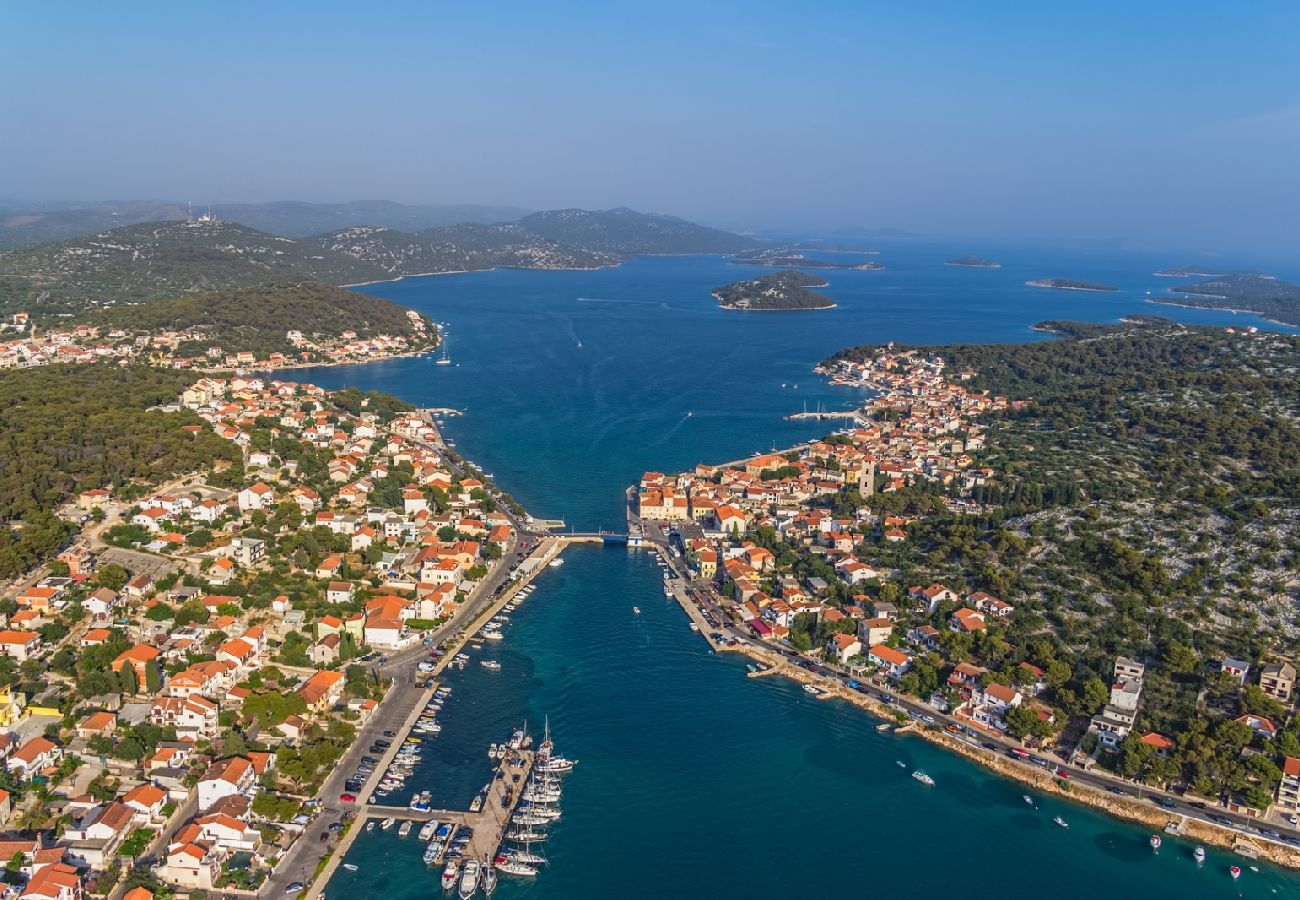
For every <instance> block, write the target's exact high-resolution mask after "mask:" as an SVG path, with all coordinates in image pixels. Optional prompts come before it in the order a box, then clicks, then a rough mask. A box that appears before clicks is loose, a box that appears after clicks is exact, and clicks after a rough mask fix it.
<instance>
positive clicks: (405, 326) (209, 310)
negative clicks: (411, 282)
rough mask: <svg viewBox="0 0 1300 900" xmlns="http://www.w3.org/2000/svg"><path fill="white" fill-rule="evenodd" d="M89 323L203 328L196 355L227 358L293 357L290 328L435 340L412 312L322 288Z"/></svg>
mask: <svg viewBox="0 0 1300 900" xmlns="http://www.w3.org/2000/svg"><path fill="white" fill-rule="evenodd" d="M84 318H85V321H87V322H89V323H91V324H95V325H99V326H101V327H107V326H113V327H117V328H122V329H125V330H128V331H139V332H145V333H156V332H162V331H187V330H190V329H195V330H201V331H202V332H203V333H204V335H205V337H206V340H205V343H204V345H203V347H202V348H199V350H198V351H197V352H202V349H204V348H206V347H207V346H209V345H212V344H215V345H218V346H220V347H221V348H222V349H223V350H224V351H226V352H227V353H239V352H243V351H249V352H252V353H256V354H257V355H258V356H259V357H265V356H266V355H267V354H270V353H274V352H284V353H289V352H291V351H293V350H294V347H293V345H292V344H291V343H290V342H289V340H288V338H287V336H286V331H287V329H288V328H292V329H293V330H295V331H299V332H301V333H302V334H303V336H304V337H306V338H307V339H309V340H312V341H320V340H322V339H327V340H337V339H338V338H339V337H340V336H341V335H342V333H343V332H344V331H353V332H356V334H357V335H358V336H359V337H363V338H364V337H376V336H378V335H381V334H383V335H389V336H392V337H398V336H401V337H405V338H407V339H408V340H411V341H415V342H417V343H422V342H426V341H427V342H432V341H433V340H434V330H433V328H432V327H431V325H426V328H425V329H424V330H423V331H421V330H418V329H416V327H415V326H414V324H413V322H412V320H411V318H410V316H409V315H408V312H407V310H406V309H404V308H403V307H401V306H398V305H397V304H396V303H392V302H390V301H388V300H384V299H381V298H379V297H371V296H369V295H367V294H358V293H356V292H353V291H345V290H341V289H339V288H335V287H330V286H328V285H324V284H320V283H318V282H290V283H284V284H274V285H267V286H265V287H253V288H231V289H229V290H224V291H213V292H209V293H204V294H194V295H189V296H183V297H177V298H174V299H170V300H158V301H156V302H153V303H144V304H139V305H123V306H113V307H107V308H103V309H96V310H93V311H91V312H90V313H88V314H87V315H86V316H85V317H84ZM182 355H184V354H182Z"/></svg>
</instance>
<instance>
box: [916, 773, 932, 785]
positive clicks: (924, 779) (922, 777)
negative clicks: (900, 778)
mask: <svg viewBox="0 0 1300 900" xmlns="http://www.w3.org/2000/svg"><path fill="white" fill-rule="evenodd" d="M912 777H913V778H915V779H916V780H917V781H919V782H921V784H930V785H933V784H934V779H933V778H931V777H930V776H929V775H927V774H925V771H924V770H923V769H917V770H916V771H915V772H913V773H912Z"/></svg>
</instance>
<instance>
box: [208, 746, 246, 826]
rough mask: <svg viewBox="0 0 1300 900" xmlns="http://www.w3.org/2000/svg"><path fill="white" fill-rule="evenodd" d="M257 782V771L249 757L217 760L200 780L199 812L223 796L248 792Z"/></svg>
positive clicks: (231, 757)
mask: <svg viewBox="0 0 1300 900" xmlns="http://www.w3.org/2000/svg"><path fill="white" fill-rule="evenodd" d="M256 784H257V772H256V771H255V770H254V768H253V763H252V761H251V760H250V759H248V758H247V757H244V756H230V757H227V758H225V759H220V760H217V761H216V762H215V763H213V764H212V765H211V766H210V767H209V768H208V770H207V771H206V772H204V773H203V777H202V778H200V779H199V781H198V801H199V812H207V811H208V809H210V808H211V807H212V806H213V805H214V804H215V803H216V802H217V801H218V800H220V799H221V798H222V797H229V796H232V795H234V794H247V793H248V792H249V791H251V790H252V789H253V787H254V786H255V785H256Z"/></svg>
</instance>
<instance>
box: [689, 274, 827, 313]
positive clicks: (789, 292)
mask: <svg viewBox="0 0 1300 900" xmlns="http://www.w3.org/2000/svg"><path fill="white" fill-rule="evenodd" d="M827 284H829V282H828V281H826V280H825V279H824V278H819V277H818V276H816V275H809V274H808V273H807V272H798V271H790V272H774V273H773V274H771V275H764V276H762V277H761V278H751V279H749V280H747V281H736V282H733V283H732V284H726V285H723V286H722V287H718V288H714V289H713V296H714V297H715V298H716V299H717V301H718V305H719V306H721V307H722V308H723V309H735V310H742V311H745V312H778V311H794V310H805V309H834V308H835V301H834V300H832V299H831V298H830V297H827V296H826V295H825V294H818V293H816V292H815V291H810V290H808V288H810V287H825V286H826V285H827Z"/></svg>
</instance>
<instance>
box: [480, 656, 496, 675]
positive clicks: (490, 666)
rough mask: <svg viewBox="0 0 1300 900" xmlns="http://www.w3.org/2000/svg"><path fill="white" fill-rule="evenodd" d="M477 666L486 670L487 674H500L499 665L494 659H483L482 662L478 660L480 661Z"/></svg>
mask: <svg viewBox="0 0 1300 900" xmlns="http://www.w3.org/2000/svg"><path fill="white" fill-rule="evenodd" d="M479 665H481V666H482V667H483V668H485V669H487V670H488V671H489V672H500V671H501V663H499V662H497V661H496V660H495V659H484V660H480V661H479Z"/></svg>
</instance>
